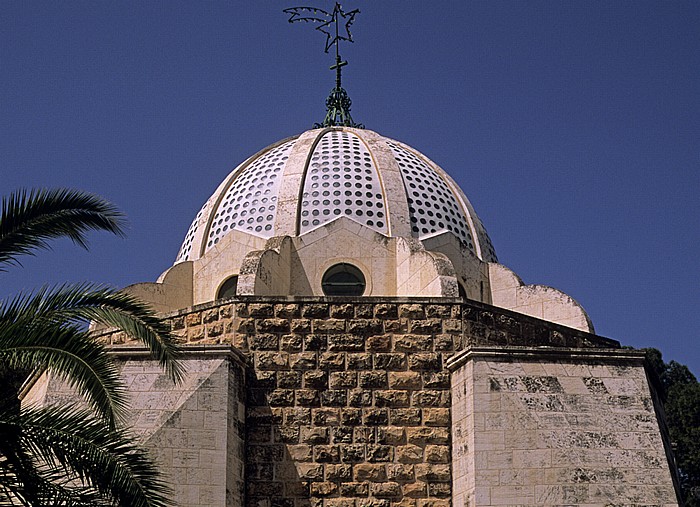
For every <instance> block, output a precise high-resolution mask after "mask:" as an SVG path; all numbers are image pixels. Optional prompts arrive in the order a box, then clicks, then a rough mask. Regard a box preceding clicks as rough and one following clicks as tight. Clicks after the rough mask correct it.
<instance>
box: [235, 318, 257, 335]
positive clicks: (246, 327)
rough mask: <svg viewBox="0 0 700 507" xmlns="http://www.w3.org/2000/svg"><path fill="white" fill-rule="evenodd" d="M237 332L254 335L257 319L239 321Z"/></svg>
mask: <svg viewBox="0 0 700 507" xmlns="http://www.w3.org/2000/svg"><path fill="white" fill-rule="evenodd" d="M236 332H238V333H254V332H255V319H240V320H239V321H238V323H237V324H236ZM249 338H250V337H249Z"/></svg>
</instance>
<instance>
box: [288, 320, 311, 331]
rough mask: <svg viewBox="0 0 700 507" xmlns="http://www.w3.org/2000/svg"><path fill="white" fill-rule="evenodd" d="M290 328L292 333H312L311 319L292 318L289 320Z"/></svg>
mask: <svg viewBox="0 0 700 507" xmlns="http://www.w3.org/2000/svg"><path fill="white" fill-rule="evenodd" d="M289 330H290V331H291V332H292V333H310V332H311V320H309V319H292V320H291V321H290V322H289Z"/></svg>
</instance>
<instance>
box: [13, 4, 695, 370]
mask: <svg viewBox="0 0 700 507" xmlns="http://www.w3.org/2000/svg"><path fill="white" fill-rule="evenodd" d="M306 3H311V0H308V2H307V0H304V2H301V5H304V4H306ZM294 5H298V4H295V3H294V2H293V0H290V3H287V2H286V1H279V0H274V1H273V0H255V1H248V2H239V1H215V0H208V1H190V0H188V1H178V0H167V1H166V0H163V1H155V0H154V1H149V0H120V1H112V2H95V1H93V0H83V1H70V0H66V1H61V2H56V1H38V0H30V1H27V0H17V1H15V0H5V1H4V2H2V3H1V4H0V65H1V66H2V76H3V77H2V79H0V128H1V129H2V132H1V133H0V160H1V161H2V165H0V176H1V178H0V181H1V182H2V193H3V194H5V193H7V192H9V191H11V190H13V189H17V188H19V187H47V186H49V187H54V186H67V187H75V188H80V189H84V190H89V191H92V192H96V193H98V194H101V195H103V196H105V197H107V198H109V199H110V200H112V201H113V202H115V203H116V204H117V205H118V206H119V207H120V208H121V209H122V210H124V212H125V213H126V214H127V215H128V217H129V220H130V229H129V234H128V237H127V238H126V239H119V238H115V237H110V236H108V235H106V234H93V235H92V250H91V252H90V253H83V252H82V251H79V250H77V249H75V248H73V247H71V246H70V244H69V243H59V244H57V245H56V248H55V250H54V252H52V253H45V254H42V255H41V256H39V257H38V258H36V259H32V260H27V261H26V262H25V263H24V269H22V270H14V271H12V272H11V273H8V274H4V275H2V295H3V296H5V295H9V294H12V293H14V292H16V291H17V290H20V289H23V288H32V287H36V286H38V285H41V284H43V283H47V282H48V283H56V282H60V281H64V280H69V281H81V280H93V281H99V282H105V283H110V284H112V285H115V286H123V285H127V284H130V283H134V282H138V281H149V280H155V278H156V277H157V276H158V275H159V274H160V273H161V272H162V271H164V270H165V269H166V268H167V267H169V266H170V265H171V263H172V262H173V260H174V258H175V255H176V254H177V251H178V248H179V246H180V243H181V241H182V239H183V237H184V235H185V232H186V231H187V227H188V225H189V223H190V221H191V220H192V218H193V217H194V215H195V214H196V212H197V210H198V209H199V207H200V206H201V205H202V203H203V202H204V201H205V200H206V199H207V198H208V196H209V195H210V194H211V193H212V192H213V190H214V189H215V187H216V186H217V185H218V184H219V182H220V181H221V180H222V179H223V178H224V176H226V174H227V173H228V172H229V171H230V170H231V169H232V168H233V167H234V166H236V165H237V164H238V163H240V162H241V161H242V160H244V159H245V158H246V157H248V156H249V155H251V154H253V153H254V152H256V151H258V150H259V149H261V148H263V147H264V146H267V145H268V144H270V143H272V142H274V141H276V140H278V139H281V138H283V137H287V136H289V135H293V134H296V133H299V132H301V131H303V130H306V129H307V128H309V127H310V126H311V125H312V124H313V123H314V122H316V121H320V120H321V119H322V118H323V115H324V106H323V104H324V100H325V97H326V95H327V93H328V91H329V89H330V88H331V87H332V85H333V75H332V73H331V72H330V71H329V70H328V65H330V64H331V63H332V58H331V56H330V55H325V54H324V53H323V51H322V46H323V36H322V35H321V34H319V33H317V32H314V31H313V30H312V29H311V26H310V25H308V26H305V25H300V24H297V25H290V24H288V23H287V22H286V16H285V15H284V14H283V13H282V9H283V8H284V7H290V6H294ZM314 5H317V6H319V7H325V8H331V7H332V3H331V2H328V1H326V0H315V4H314ZM436 5H437V7H436ZM345 7H346V8H348V9H351V8H360V9H361V11H362V13H361V14H360V15H359V16H358V18H357V20H356V23H355V25H354V31H353V33H354V35H355V37H356V43H355V44H353V45H350V46H347V47H346V48H344V49H343V51H342V52H343V56H344V57H345V58H346V59H348V60H349V62H350V65H349V66H348V67H346V69H347V70H346V73H345V78H346V79H345V80H344V84H345V85H346V88H347V89H348V91H349V93H350V96H351V97H352V99H353V110H352V113H353V116H354V118H355V119H356V120H357V121H360V122H363V123H365V125H366V126H367V127H368V128H370V129H372V130H376V131H378V132H380V133H381V134H383V135H386V136H389V137H393V138H396V139H399V140H402V141H404V142H406V143H408V144H410V145H412V146H414V147H416V148H417V149H419V150H420V151H422V152H423V153H425V154H426V155H428V156H429V157H431V158H432V159H433V160H435V161H436V162H437V163H438V164H440V165H441V166H442V167H443V168H444V169H446V170H447V171H448V172H449V173H450V174H451V175H452V176H453V177H454V178H455V179H456V180H457V181H458V182H459V183H460V185H461V186H462V188H463V189H464V191H465V193H466V194H467V195H468V196H469V198H470V200H471V201H472V204H473V205H474V206H475V208H476V210H477V212H478V213H479V215H480V216H481V218H482V220H483V221H484V223H485V224H486V227H487V228H488V230H489V233H490V235H491V238H492V240H493V243H494V246H495V248H496V252H497V253H498V255H499V259H500V260H501V262H502V263H504V264H506V265H507V266H509V267H511V268H512V269H514V270H515V271H516V272H517V273H518V274H519V275H520V276H521V277H522V278H523V279H524V281H525V282H527V283H540V284H545V285H551V286H554V287H557V288H559V289H561V290H563V291H565V292H567V293H568V294H570V295H571V296H573V297H574V298H575V299H577V300H578V301H579V302H580V303H581V304H582V305H583V306H584V307H585V308H586V309H587V310H588V312H589V314H590V316H591V318H592V319H593V322H594V324H595V325H596V330H597V332H598V333H599V334H602V335H604V336H609V337H611V338H615V339H618V340H620V341H621V342H622V343H623V344H627V345H632V346H636V347H642V346H655V347H658V348H660V349H661V350H662V351H663V353H664V357H665V359H666V360H669V359H676V360H678V361H680V362H683V363H686V364H688V365H690V366H691V368H692V369H693V371H694V372H695V373H696V374H698V373H700V346H698V345H697V342H698V340H699V339H700V262H698V252H697V251H698V247H699V246H700V200H699V199H698V195H699V194H700V171H699V170H698V165H699V163H700V2H697V1H696V0H692V1H670V0H669V1H662V0H658V1H654V2H649V1H643V0H633V1H624V0H618V1H614V2H610V1H609V0H605V1H582V0H576V1H562V0H551V1H537V0H522V1H497V0H487V1H486V0H483V1H465V0H460V1H441V2H426V1H424V0H421V1H403V2H397V1H389V0H385V1H377V0H374V1H369V0H356V1H355V2H350V3H349V2H345Z"/></svg>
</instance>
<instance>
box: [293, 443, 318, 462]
mask: <svg viewBox="0 0 700 507" xmlns="http://www.w3.org/2000/svg"><path fill="white" fill-rule="evenodd" d="M287 452H288V453H289V457H290V458H291V460H292V461H294V462H297V463H299V462H301V463H303V462H307V461H311V460H313V447H311V446H310V445H304V444H302V445H288V446H287Z"/></svg>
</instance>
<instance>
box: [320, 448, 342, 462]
mask: <svg viewBox="0 0 700 507" xmlns="http://www.w3.org/2000/svg"><path fill="white" fill-rule="evenodd" d="M314 460H315V461H316V462H317V463H340V447H338V446H337V445H317V446H315V447H314Z"/></svg>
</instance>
